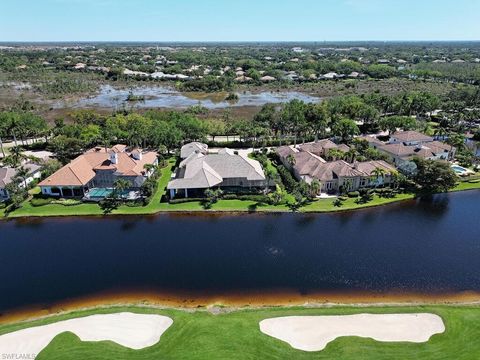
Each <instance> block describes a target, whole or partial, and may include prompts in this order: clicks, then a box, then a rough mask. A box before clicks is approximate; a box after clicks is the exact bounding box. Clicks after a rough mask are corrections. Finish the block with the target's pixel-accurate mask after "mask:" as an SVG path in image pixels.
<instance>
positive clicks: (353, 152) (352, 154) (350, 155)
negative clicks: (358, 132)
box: [344, 147, 359, 163]
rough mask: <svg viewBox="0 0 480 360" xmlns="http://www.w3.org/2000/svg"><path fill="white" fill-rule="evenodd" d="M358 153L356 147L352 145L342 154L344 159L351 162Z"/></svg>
mask: <svg viewBox="0 0 480 360" xmlns="http://www.w3.org/2000/svg"><path fill="white" fill-rule="evenodd" d="M358 155H359V153H358V151H357V149H355V148H354V147H352V148H350V150H348V151H347V152H346V153H345V154H344V159H346V160H348V162H350V163H353V162H354V161H355V160H356V158H357V156H358Z"/></svg>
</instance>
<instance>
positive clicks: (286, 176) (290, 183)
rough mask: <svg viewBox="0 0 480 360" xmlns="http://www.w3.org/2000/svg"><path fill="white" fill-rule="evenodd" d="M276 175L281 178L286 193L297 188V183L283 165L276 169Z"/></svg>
mask: <svg viewBox="0 0 480 360" xmlns="http://www.w3.org/2000/svg"><path fill="white" fill-rule="evenodd" d="M277 170H278V173H279V174H280V177H281V178H282V183H283V185H284V186H285V189H287V191H289V192H292V191H294V190H295V189H296V188H297V185H298V184H297V181H296V180H295V179H294V178H293V176H292V173H291V172H290V171H289V170H288V169H287V168H286V167H285V166H283V165H280V166H279V167H278V168H277Z"/></svg>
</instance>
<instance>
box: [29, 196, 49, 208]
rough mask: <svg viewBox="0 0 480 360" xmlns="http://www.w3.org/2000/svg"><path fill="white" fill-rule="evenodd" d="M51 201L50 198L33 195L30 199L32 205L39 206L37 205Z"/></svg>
mask: <svg viewBox="0 0 480 360" xmlns="http://www.w3.org/2000/svg"><path fill="white" fill-rule="evenodd" d="M52 201H53V199H52V198H41V197H34V198H33V199H32V200H30V204H32V206H34V207H39V206H45V205H48V204H51V203H52Z"/></svg>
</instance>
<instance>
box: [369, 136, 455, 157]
mask: <svg viewBox="0 0 480 360" xmlns="http://www.w3.org/2000/svg"><path fill="white" fill-rule="evenodd" d="M364 139H365V140H367V141H368V143H369V145H370V146H371V147H373V148H374V149H377V150H379V151H381V152H383V153H384V154H387V155H388V156H389V158H390V160H391V161H392V162H393V163H394V164H395V165H397V166H403V165H404V164H406V163H409V162H411V161H412V159H413V158H415V157H419V158H422V159H427V160H452V159H453V158H454V157H455V152H456V149H455V148H454V147H453V146H450V145H448V144H446V143H444V142H441V141H436V140H434V139H433V138H432V137H430V136H427V135H425V134H422V133H419V132H417V131H401V132H396V133H394V134H393V135H391V136H390V140H389V141H388V142H386V143H385V142H383V141H380V140H378V139H377V138H375V137H364Z"/></svg>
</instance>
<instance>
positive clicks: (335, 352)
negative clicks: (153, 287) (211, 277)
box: [0, 305, 480, 360]
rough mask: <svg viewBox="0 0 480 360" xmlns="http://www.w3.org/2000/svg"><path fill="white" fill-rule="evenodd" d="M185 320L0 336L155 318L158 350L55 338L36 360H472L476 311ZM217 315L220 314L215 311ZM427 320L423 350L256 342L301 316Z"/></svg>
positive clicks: (271, 311) (348, 342)
mask: <svg viewBox="0 0 480 360" xmlns="http://www.w3.org/2000/svg"><path fill="white" fill-rule="evenodd" d="M221 310H222V308H220V314H217V315H213V314H212V313H211V312H209V311H206V310H197V311H194V312H187V311H182V310H174V309H156V308H149V307H135V306H129V307H114V308H105V309H92V310H84V311H78V312H74V313H70V314H64V315H60V316H53V317H48V318H45V319H41V320H37V321H32V322H24V323H19V324H11V325H3V326H0V334H4V333H7V332H11V331H16V330H20V329H23V328H27V327H30V326H38V325H46V324H49V323H53V322H57V321H61V320H66V319H70V318H75V317H80V316H88V315H93V314H100V313H102V314H107V313H116V312H122V311H130V312H134V313H146V314H160V315H166V316H169V317H171V318H172V319H173V320H174V323H173V325H172V326H171V327H170V328H169V329H168V330H167V331H166V332H165V334H164V335H162V337H161V339H160V342H158V343H157V344H155V345H153V346H152V347H149V348H147V349H143V350H131V349H127V348H124V347H122V346H120V345H117V344H115V343H113V342H109V341H103V342H81V341H80V340H79V338H78V337H77V336H75V335H74V334H72V333H63V334H60V335H58V336H57V337H56V338H55V339H54V340H53V341H52V342H51V343H50V344H49V345H48V346H47V347H46V348H45V349H44V350H43V351H42V352H41V353H40V354H39V355H38V357H37V358H36V359H37V360H43V359H49V360H57V359H58V360H68V359H72V360H73V359H98V360H102V359H105V360H106V359H132V360H134V359H143V360H145V359H191V360H192V359H193V360H195V359H199V360H200V359H202V360H204V359H211V360H215V359H219V360H220V359H230V360H235V359H242V360H245V359H265V360H268V359H336V360H354V359H355V360H363V359H365V360H367V359H368V360H376V359H382V360H383V359H399V360H400V359H402V360H404V359H422V360H428V359H435V360H442V359H459V360H469V359H472V360H473V359H478V358H480V342H479V341H478V338H479V337H480V308H479V307H477V306H445V305H443V306H442V305H439V306H403V307H396V306H395V307H394V306H392V307H362V308H359V307H351V306H350V307H343V306H338V307H330V308H309V309H307V308H268V309H251V310H238V311H221ZM223 310H225V309H223ZM412 312H415V313H418V312H422V313H423V312H428V313H435V314H437V315H439V316H441V317H442V319H443V321H444V323H445V327H446V331H445V333H443V334H438V335H434V336H433V337H432V338H431V339H430V340H429V341H428V342H427V343H420V344H414V343H406V342H404V343H402V342H394V343H385V342H377V341H374V340H372V339H364V338H357V337H343V338H339V339H337V340H335V341H333V342H331V343H330V344H328V346H327V347H326V349H325V350H323V351H320V352H311V353H309V352H303V351H299V350H295V349H293V348H291V347H290V346H289V345H288V344H286V343H284V342H282V341H280V340H276V339H274V338H271V337H269V336H267V335H264V334H263V333H261V332H260V330H259V325H258V324H259V322H260V321H261V320H263V319H266V318H272V317H280V316H302V315H347V314H357V313H381V314H383V313H412Z"/></svg>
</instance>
